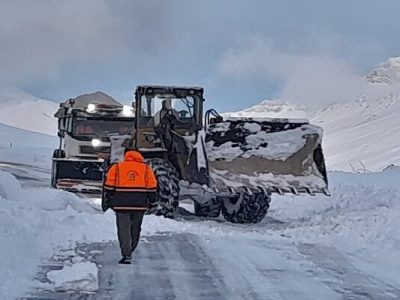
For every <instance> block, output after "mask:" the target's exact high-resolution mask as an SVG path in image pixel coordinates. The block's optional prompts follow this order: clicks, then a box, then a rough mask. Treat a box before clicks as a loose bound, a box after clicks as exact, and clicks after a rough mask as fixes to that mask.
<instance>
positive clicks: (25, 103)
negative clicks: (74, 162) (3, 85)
mask: <svg viewBox="0 0 400 300" xmlns="http://www.w3.org/2000/svg"><path fill="white" fill-rule="evenodd" d="M58 106H59V104H58V103H56V102H53V101H49V100H45V99H39V98H37V97H34V96H32V95H29V94H27V93H25V92H23V91H21V90H18V89H13V88H11V89H2V90H0V123H2V124H5V125H9V126H13V127H17V128H21V129H25V130H29V131H33V132H39V133H44V134H48V135H56V134H57V120H56V119H55V118H54V116H53V115H54V113H55V112H56V111H57V109H58Z"/></svg>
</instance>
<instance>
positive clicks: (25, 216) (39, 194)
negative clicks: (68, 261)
mask: <svg viewBox="0 0 400 300" xmlns="http://www.w3.org/2000/svg"><path fill="white" fill-rule="evenodd" d="M0 203H1V205H0V245H1V247H0V269H1V272H0V299H13V298H15V297H17V296H21V293H22V292H23V291H24V290H26V289H28V288H29V287H31V286H32V278H33V277H34V275H35V273H36V272H37V266H38V264H39V261H40V259H47V258H49V257H51V256H52V255H53V254H54V253H55V252H56V249H57V248H71V247H73V246H74V245H75V243H76V242H86V243H89V242H95V241H109V240H114V239H115V238H116V233H115V220H114V216H113V214H112V213H111V212H108V213H107V214H105V215H103V214H99V213H98V211H97V210H96V209H94V208H93V207H92V206H91V205H90V203H89V202H88V201H87V200H85V199H80V198H78V197H76V196H75V195H73V194H70V193H67V192H63V191H58V190H52V189H46V188H42V189H27V190H26V189H22V188H21V186H20V183H19V182H18V181H17V180H16V179H15V178H14V177H13V176H12V175H10V174H8V173H4V172H0Z"/></svg>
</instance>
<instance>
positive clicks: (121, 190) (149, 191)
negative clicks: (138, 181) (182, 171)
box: [115, 188, 157, 193]
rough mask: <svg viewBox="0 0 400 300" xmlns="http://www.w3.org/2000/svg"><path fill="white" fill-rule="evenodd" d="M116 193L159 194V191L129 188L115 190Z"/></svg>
mask: <svg viewBox="0 0 400 300" xmlns="http://www.w3.org/2000/svg"><path fill="white" fill-rule="evenodd" d="M115 191H116V192H140V193H154V192H157V189H152V190H149V189H136V188H133V189H129V188H124V189H121V188H115Z"/></svg>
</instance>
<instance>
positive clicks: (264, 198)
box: [222, 192, 271, 224]
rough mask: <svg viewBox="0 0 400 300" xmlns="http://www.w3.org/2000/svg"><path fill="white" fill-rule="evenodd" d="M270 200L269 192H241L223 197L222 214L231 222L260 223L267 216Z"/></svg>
mask: <svg viewBox="0 0 400 300" xmlns="http://www.w3.org/2000/svg"><path fill="white" fill-rule="evenodd" d="M270 202H271V196H270V195H268V194H265V193H254V194H249V193H247V192H241V193H239V194H238V195H236V196H234V197H229V198H224V199H223V202H222V215H223V216H224V218H225V220H227V221H228V222H231V223H242V224H243V223H258V222H260V221H261V220H262V219H264V217H265V216H266V214H267V212H268V208H269V203H270Z"/></svg>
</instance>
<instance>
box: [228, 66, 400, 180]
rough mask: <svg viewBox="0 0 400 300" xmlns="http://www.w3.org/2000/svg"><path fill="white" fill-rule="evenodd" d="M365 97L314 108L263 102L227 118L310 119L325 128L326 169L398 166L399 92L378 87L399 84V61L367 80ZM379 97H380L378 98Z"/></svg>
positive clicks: (399, 147)
mask: <svg viewBox="0 0 400 300" xmlns="http://www.w3.org/2000/svg"><path fill="white" fill-rule="evenodd" d="M366 80H367V82H368V83H369V85H370V86H368V89H367V91H368V94H364V95H361V96H360V97H359V98H358V99H354V101H350V102H342V103H335V104H331V105H327V106H326V107H324V108H322V109H318V110H315V109H314V108H312V107H306V106H304V105H294V104H290V103H288V102H286V101H284V100H272V101H270V100H265V101H263V102H261V103H260V104H258V105H255V106H252V107H250V108H248V109H245V110H243V111H239V112H235V113H226V114H224V115H225V116H240V117H254V118H260V117H272V118H275V117H276V118H308V119H310V121H311V123H313V124H315V125H319V126H321V127H322V128H323V129H324V138H323V148H324V153H325V157H326V163H327V166H328V168H329V169H330V170H346V171H357V172H358V171H378V170H382V169H384V168H385V167H386V166H388V165H389V164H400V130H399V128H400V119H399V118H398V116H399V115H400V90H399V92H398V93H396V92H393V91H395V89H393V88H391V89H388V91H387V93H386V95H385V93H382V84H385V85H388V86H390V85H392V86H394V85H395V84H397V83H398V82H399V81H400V58H390V59H388V60H387V61H386V62H385V63H383V64H381V65H379V66H378V67H377V68H376V69H375V70H373V71H372V72H370V73H369V74H368V76H367V77H366ZM382 95H383V96H382Z"/></svg>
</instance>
